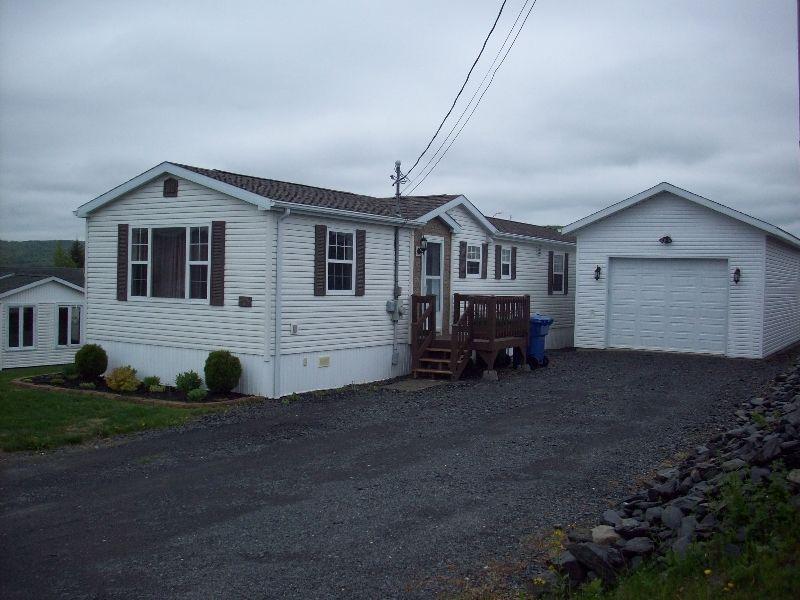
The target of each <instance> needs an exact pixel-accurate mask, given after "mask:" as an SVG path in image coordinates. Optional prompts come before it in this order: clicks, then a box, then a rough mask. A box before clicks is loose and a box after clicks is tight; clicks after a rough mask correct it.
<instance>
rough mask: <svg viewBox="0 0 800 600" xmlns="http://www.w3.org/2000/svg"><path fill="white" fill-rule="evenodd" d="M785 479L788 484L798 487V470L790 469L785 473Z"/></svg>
mask: <svg viewBox="0 0 800 600" xmlns="http://www.w3.org/2000/svg"><path fill="white" fill-rule="evenodd" d="M786 479H787V480H788V481H789V483H793V484H794V485H800V469H792V470H791V471H789V473H787V475H786Z"/></svg>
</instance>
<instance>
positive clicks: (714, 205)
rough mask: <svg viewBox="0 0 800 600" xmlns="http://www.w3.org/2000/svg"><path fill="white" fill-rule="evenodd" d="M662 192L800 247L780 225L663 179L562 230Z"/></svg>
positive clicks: (798, 240) (571, 229) (584, 224)
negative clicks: (777, 225)
mask: <svg viewBox="0 0 800 600" xmlns="http://www.w3.org/2000/svg"><path fill="white" fill-rule="evenodd" d="M661 192H670V193H671V194H674V195H676V196H678V197H679V198H683V199H684V200H688V201H690V202H694V203H695V204H699V205H700V206H704V207H706V208H708V209H710V210H713V211H715V212H718V213H720V214H723V215H725V216H727V217H730V218H732V219H736V220H737V221H741V222H742V223H747V224H748V225H750V226H752V227H755V228H756V229H760V230H762V231H765V232H766V233H768V234H770V235H772V236H773V237H776V238H778V239H781V240H783V241H785V242H787V243H789V244H791V245H792V246H794V247H796V248H800V238H797V237H795V236H793V235H792V234H791V233H789V232H788V231H784V230H783V229H781V228H780V227H776V226H775V225H772V224H771V223H767V222H766V221H762V220H761V219H757V218H756V217H751V216H750V215H748V214H746V213H743V212H741V211H738V210H736V209H734V208H731V207H729V206H725V205H724V204H720V203H719V202H714V201H713V200H709V199H708V198H704V197H703V196H698V195H697V194H694V193H692V192H690V191H688V190H684V189H682V188H679V187H678V186H676V185H672V184H671V183H667V182H666V181H663V182H661V183H659V184H658V185H655V186H653V187H651V188H650V189H647V190H645V191H643V192H639V193H638V194H636V195H635V196H631V197H630V198H626V199H625V200H623V201H621V202H617V203H616V204H612V205H611V206H608V207H606V208H604V209H603V210H599V211H597V212H596V213H592V214H591V215H589V216H588V217H584V218H583V219H580V220H578V221H575V222H574V223H570V224H569V225H567V226H566V227H564V229H563V230H562V232H563V233H574V232H575V231H578V230H579V229H583V228H584V227H588V226H589V225H591V224H592V223H595V222H597V221H599V220H600V219H605V218H606V217H609V216H611V215H613V214H614V213H617V212H619V211H621V210H625V209H626V208H629V207H631V206H633V205H634V204H638V203H639V202H642V201H644V200H647V199H648V198H652V197H653V196H655V195H656V194H660V193H661Z"/></svg>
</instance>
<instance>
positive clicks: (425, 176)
mask: <svg viewBox="0 0 800 600" xmlns="http://www.w3.org/2000/svg"><path fill="white" fill-rule="evenodd" d="M535 5H536V0H533V4H531V7H530V8H529V9H528V12H527V14H526V15H525V19H524V20H523V21H522V24H521V25H520V26H519V29H518V30H517V33H516V35H515V36H514V39H513V40H511V45H510V46H509V47H508V50H506V53H505V54H504V55H503V59H502V60H501V61H500V64H498V65H497V68H495V70H494V73H492V78H491V79H490V80H489V83H488V84H487V85H486V88H485V89H484V90H483V92H482V93H481V95H480V97H479V98H478V101H477V102H476V103H475V107H474V108H473V109H472V112H471V113H469V116H468V117H467V119H466V121H464V124H463V125H462V126H461V129H459V130H458V132H457V133H456V135H455V136H454V137H453V139H452V140H451V141H450V144H449V145H448V146H447V148H445V151H444V152H443V153H442V155H441V156H440V157H439V159H438V160H437V161H436V162H435V163H434V165H433V166H432V167H431V168H430V170H429V171H428V172H427V173H426V174H425V175H424V176H423V177H422V179H420V181H419V182H418V183H417V184H416V185H414V187H413V188H411V190H410V191H409V193H411V192H413V191H414V190H416V189H417V188H418V187H419V186H420V185H422V182H423V181H425V180H426V179H427V178H428V175H430V174H431V173H432V172H433V170H434V169H435V168H436V166H437V165H438V164H439V163H440V162H441V160H442V159H443V158H444V156H445V154H447V151H448V150H450V148H451V147H452V146H453V144H454V143H455V141H456V139H458V136H459V135H461V132H462V131H464V127H466V126H467V123H469V120H470V119H471V118H472V115H474V114H475V111H476V110H477V108H478V105H479V104H480V103H481V100H483V96H484V94H486V92H487V91H488V90H489V88H490V87H491V85H492V82H493V81H494V76H495V75H497V71H499V70H500V67H502V66H503V63H504V62H505V60H506V58H507V57H508V54H509V52H511V49H512V48H513V47H514V43H515V42H516V41H517V38H518V37H519V34H520V32H521V31H522V28H523V27H525V23H526V22H527V21H528V17H529V16H530V14H531V11H532V10H533V7H534V6H535ZM403 193H404V194H405V190H403Z"/></svg>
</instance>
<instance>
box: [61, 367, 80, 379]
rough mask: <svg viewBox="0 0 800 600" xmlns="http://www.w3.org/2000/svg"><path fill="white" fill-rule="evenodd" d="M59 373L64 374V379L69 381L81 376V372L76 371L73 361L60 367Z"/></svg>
mask: <svg viewBox="0 0 800 600" xmlns="http://www.w3.org/2000/svg"><path fill="white" fill-rule="evenodd" d="M61 374H62V375H63V376H64V379H68V380H69V381H75V380H76V379H78V377H80V376H81V374H80V373H78V367H76V366H75V363H72V364H70V365H66V366H65V367H64V368H63V369H62V371H61Z"/></svg>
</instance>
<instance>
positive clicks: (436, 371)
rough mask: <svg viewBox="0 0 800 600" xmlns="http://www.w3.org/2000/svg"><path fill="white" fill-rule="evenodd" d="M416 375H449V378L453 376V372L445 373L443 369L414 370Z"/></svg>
mask: <svg viewBox="0 0 800 600" xmlns="http://www.w3.org/2000/svg"><path fill="white" fill-rule="evenodd" d="M414 373H424V374H427V375H447V376H448V377H450V376H451V375H452V374H453V373H452V371H449V370H447V371H443V370H441V369H414Z"/></svg>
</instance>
